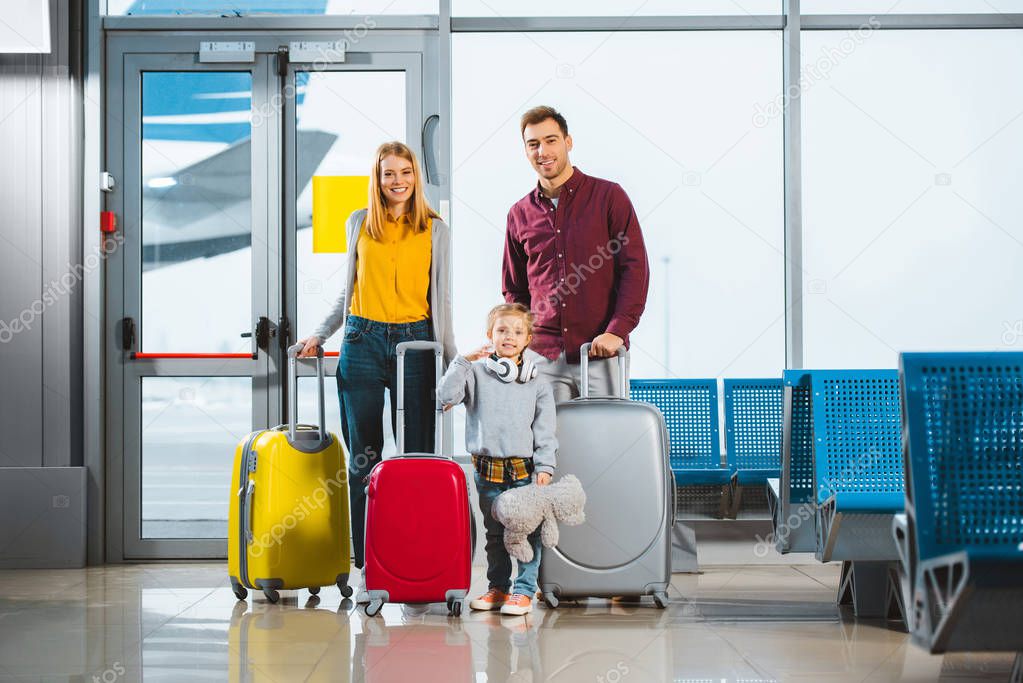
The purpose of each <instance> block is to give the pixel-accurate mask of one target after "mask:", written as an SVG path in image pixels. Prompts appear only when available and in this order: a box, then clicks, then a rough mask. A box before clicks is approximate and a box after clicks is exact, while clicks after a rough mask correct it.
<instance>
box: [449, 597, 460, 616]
mask: <svg viewBox="0 0 1023 683" xmlns="http://www.w3.org/2000/svg"><path fill="white" fill-rule="evenodd" d="M448 614H450V615H451V616H453V617H460V616H462V601H461V600H448Z"/></svg>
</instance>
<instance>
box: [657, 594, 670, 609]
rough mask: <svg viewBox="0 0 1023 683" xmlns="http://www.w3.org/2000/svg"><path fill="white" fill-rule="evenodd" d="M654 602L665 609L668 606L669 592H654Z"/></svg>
mask: <svg viewBox="0 0 1023 683" xmlns="http://www.w3.org/2000/svg"><path fill="white" fill-rule="evenodd" d="M654 604H656V605H657V608H658V609H664V608H665V607H667V606H668V594H667V593H654Z"/></svg>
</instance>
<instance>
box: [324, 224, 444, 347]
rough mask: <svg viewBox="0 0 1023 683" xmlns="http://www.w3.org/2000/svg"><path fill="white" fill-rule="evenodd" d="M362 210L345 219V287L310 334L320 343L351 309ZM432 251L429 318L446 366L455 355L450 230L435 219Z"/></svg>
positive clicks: (338, 326)
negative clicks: (346, 257)
mask: <svg viewBox="0 0 1023 683" xmlns="http://www.w3.org/2000/svg"><path fill="white" fill-rule="evenodd" d="M366 213H367V211H366V209H359V210H358V211H355V212H353V213H352V215H351V216H349V217H348V222H347V223H346V224H345V235H346V236H347V238H348V242H347V245H348V272H347V276H346V277H345V286H344V288H343V289H342V290H341V294H340V296H338V298H337V301H336V302H335V303H334V307H333V308H332V309H331V310H330V313H328V314H327V317H326V318H324V319H323V322H322V323H320V326H319V327H317V328H316V331H315V332H313V334H314V335H316V336H317V337H319V338H320V343H323V342H325V341H327V340H328V339H330V337H331V335H333V334H334V333H335V332H337V331H338V330H339V329H341V328H342V327H344V324H345V320H346V319H347V318H348V311H349V309H351V307H352V285H353V284H354V283H355V260H356V245H358V243H359V235H360V234H361V233H362V223H363V219H364V218H365V217H366ZM432 242H433V244H432V249H431V256H430V317H431V319H432V321H433V338H434V340H435V341H439V342H440V343H441V344H442V345H443V346H444V361H445V363H450V362H451V360H452V359H453V358H454V357H455V356H456V355H457V354H458V350H457V349H456V347H455V331H454V327H453V326H452V321H451V282H450V269H449V266H448V263H449V261H450V260H451V230H450V228H448V226H447V223H445V222H444V221H442V220H441V219H439V218H434V219H433V229H432Z"/></svg>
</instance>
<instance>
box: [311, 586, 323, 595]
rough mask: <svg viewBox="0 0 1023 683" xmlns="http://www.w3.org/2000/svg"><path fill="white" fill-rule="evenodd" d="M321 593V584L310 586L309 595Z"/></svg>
mask: <svg viewBox="0 0 1023 683" xmlns="http://www.w3.org/2000/svg"><path fill="white" fill-rule="evenodd" d="M319 594H320V587H319V586H309V595H319Z"/></svg>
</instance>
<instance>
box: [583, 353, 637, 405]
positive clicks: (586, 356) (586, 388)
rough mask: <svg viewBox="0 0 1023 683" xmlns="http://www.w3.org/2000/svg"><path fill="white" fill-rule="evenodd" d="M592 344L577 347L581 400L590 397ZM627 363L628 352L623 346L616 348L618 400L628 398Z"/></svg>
mask: <svg viewBox="0 0 1023 683" xmlns="http://www.w3.org/2000/svg"><path fill="white" fill-rule="evenodd" d="M592 345H593V344H592V343H591V342H586V343H585V344H583V345H582V346H580V347H579V379H580V381H579V394H580V395H581V396H582V397H583V398H589V397H590V375H589V369H590V347H591V346H592ZM628 361H629V357H628V352H627V351H626V350H625V347H624V346H619V347H618V398H628V397H629V393H628V392H629V388H628V373H627V371H626V365H627V363H628Z"/></svg>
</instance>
